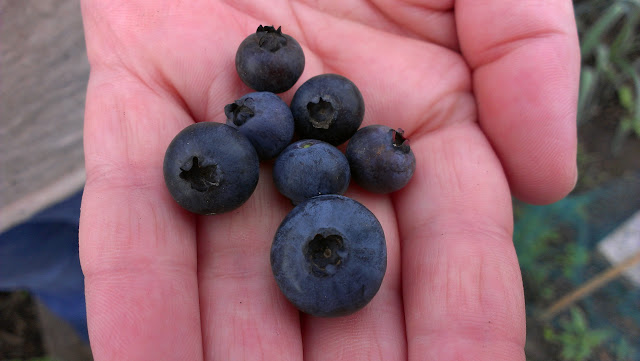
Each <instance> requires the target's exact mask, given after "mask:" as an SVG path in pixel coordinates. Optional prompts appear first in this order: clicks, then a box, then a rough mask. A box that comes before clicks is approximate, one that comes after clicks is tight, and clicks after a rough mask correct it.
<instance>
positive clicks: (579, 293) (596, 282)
mask: <svg viewBox="0 0 640 361" xmlns="http://www.w3.org/2000/svg"><path fill="white" fill-rule="evenodd" d="M638 263H640V251H638V252H636V253H635V254H634V255H632V256H631V257H629V258H627V259H625V260H624V261H622V262H620V263H618V264H617V265H615V266H611V267H609V268H608V269H607V270H605V271H603V272H602V273H599V274H597V275H596V276H594V277H593V278H592V279H590V280H589V281H587V282H585V283H584V284H582V286H580V287H579V288H578V289H577V290H575V291H573V292H571V293H569V294H568V295H566V296H564V297H562V298H561V299H559V300H557V301H556V302H554V303H553V304H552V305H551V306H550V307H549V308H547V309H546V310H545V311H544V312H543V313H542V315H541V316H540V318H541V319H542V320H543V321H549V320H551V319H552V318H553V316H555V315H556V314H557V313H558V312H560V311H562V310H564V309H565V308H567V307H569V306H571V305H572V304H574V303H575V302H577V301H579V300H581V299H583V298H584V297H586V296H587V295H589V294H591V293H592V292H593V291H595V290H597V289H598V288H600V287H602V286H604V285H606V284H607V283H609V282H610V281H612V280H613V279H615V278H617V277H618V276H620V275H621V274H622V273H623V272H624V271H625V270H627V269H628V268H631V267H633V266H635V265H636V264H638Z"/></svg>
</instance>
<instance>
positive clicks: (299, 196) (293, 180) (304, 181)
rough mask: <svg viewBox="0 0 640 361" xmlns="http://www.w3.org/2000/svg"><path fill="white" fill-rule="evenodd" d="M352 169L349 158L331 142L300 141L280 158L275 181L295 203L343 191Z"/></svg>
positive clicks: (280, 189)
mask: <svg viewBox="0 0 640 361" xmlns="http://www.w3.org/2000/svg"><path fill="white" fill-rule="evenodd" d="M350 180H351V172H350V169H349V162H348V161H347V158H346V157H345V156H344V154H342V152H340V150H338V148H336V147H334V146H333V145H331V144H329V143H325V142H323V141H320V140H317V139H303V140H299V141H297V142H295V143H293V144H291V145H289V146H288V147H287V148H285V150H284V151H282V153H281V154H280V156H278V158H276V161H275V163H274V164H273V182H274V183H275V185H276V188H277V189H278V191H280V193H282V195H284V196H285V197H287V198H289V199H290V200H291V202H292V203H293V204H298V203H300V202H302V201H304V200H305V199H308V198H311V197H315V196H318V195H321V194H343V193H344V192H346V191H347V188H348V187H349V181H350Z"/></svg>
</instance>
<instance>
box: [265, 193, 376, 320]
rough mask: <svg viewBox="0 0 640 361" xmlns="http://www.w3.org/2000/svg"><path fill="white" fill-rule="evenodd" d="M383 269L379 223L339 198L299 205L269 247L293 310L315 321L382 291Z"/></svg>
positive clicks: (362, 303)
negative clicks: (316, 317)
mask: <svg viewBox="0 0 640 361" xmlns="http://www.w3.org/2000/svg"><path fill="white" fill-rule="evenodd" d="M386 268H387V246H386V241H385V237H384V231H383V230H382V226H381V225H380V222H379V221H378V220H377V219H376V217H375V216H374V215H373V213H371V211H369V210H368V209H367V208H366V207H365V206H363V205H362V204H360V203H358V202H357V201H355V200H353V199H350V198H347V197H344V196H341V195H323V196H318V197H314V198H311V199H309V200H307V201H305V202H303V203H300V204H299V205H298V206H296V207H295V208H294V209H293V210H292V211H291V212H289V214H288V215H287V216H286V217H285V219H284V220H283V221H282V223H281V224H280V226H279V228H278V230H277V231H276V234H275V237H274V239H273V243H272V245H271V269H272V271H273V275H274V277H275V279H276V283H277V284H278V287H279V288H280V290H281V291H282V293H283V294H284V295H285V297H286V298H287V299H288V300H289V301H290V302H291V303H292V304H293V305H294V306H295V307H296V308H297V309H299V310H300V311H302V312H305V313H308V314H310V315H313V316H319V317H337V316H345V315H348V314H351V313H353V312H355V311H357V310H359V309H361V308H363V307H364V306H365V305H367V303H369V301H371V299H372V298H373V296H375V294H376V293H377V292H378V290H379V289H380V285H381V284H382V279H383V278H384V274H385V272H386Z"/></svg>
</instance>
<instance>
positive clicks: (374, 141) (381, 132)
mask: <svg viewBox="0 0 640 361" xmlns="http://www.w3.org/2000/svg"><path fill="white" fill-rule="evenodd" d="M403 133H404V132H403V131H402V129H398V130H393V129H391V128H389V127H387V126H384V125H369V126H367V127H364V128H362V129H360V130H358V132H357V133H356V134H355V135H354V136H353V137H352V138H351V140H349V144H347V151H346V155H347V159H348V160H349V165H350V166H351V174H352V176H353V180H354V181H355V182H356V183H358V185H360V186H361V187H362V188H364V189H366V190H368V191H370V192H374V193H390V192H395V191H397V190H398V189H400V188H402V187H404V186H405V185H406V184H407V183H409V180H410V179H411V177H412V176H413V172H414V171H415V169H416V158H415V156H414V155H413V151H412V150H411V147H409V140H408V139H405V138H404V137H403V136H402V135H403Z"/></svg>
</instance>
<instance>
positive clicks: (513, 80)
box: [80, 0, 579, 361]
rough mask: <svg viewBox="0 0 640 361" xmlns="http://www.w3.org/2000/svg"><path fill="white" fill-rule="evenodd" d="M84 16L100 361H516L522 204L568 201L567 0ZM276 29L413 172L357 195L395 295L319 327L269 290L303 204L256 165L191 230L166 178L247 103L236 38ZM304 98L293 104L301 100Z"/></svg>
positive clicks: (570, 60) (93, 318)
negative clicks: (373, 220)
mask: <svg viewBox="0 0 640 361" xmlns="http://www.w3.org/2000/svg"><path fill="white" fill-rule="evenodd" d="M259 3H260V2H257V1H252V0H246V1H219V2H214V1H181V2H180V1H156V0H148V1H143V0H137V1H133V0H127V1H116V0H111V1H85V2H84V3H83V9H82V10H83V17H84V22H85V29H86V41H87V47H88V54H89V60H90V62H91V66H92V70H91V77H90V82H89V87H88V92H87V104H86V121H85V139H84V141H85V154H86V170H87V182H86V188H85V192H84V199H83V203H82V216H81V226H80V257H81V261H82V266H83V270H84V273H85V277H86V294H87V313H88V321H89V332H90V338H91V344H92V348H93V352H94V356H95V359H96V360H118V361H120V360H188V361H193V360H258V359H263V360H300V359H303V358H304V359H309V360H325V359H326V360H357V359H362V360H378V359H379V360H404V359H407V358H409V359H411V360H438V361H444V360H462V359H473V360H491V361H496V360H510V361H511V360H524V359H525V356H524V351H523V348H524V343H525V314H524V297H523V289H522V282H521V278H520V270H519V267H518V263H517V258H516V254H515V252H514V247H513V244H512V227H513V224H512V223H513V222H512V210H511V194H512V193H513V194H514V195H516V196H518V197H519V198H521V199H522V200H525V201H528V202H533V203H547V202H552V201H555V200H558V199H560V198H561V197H563V196H564V195H566V194H567V193H568V192H569V191H570V190H571V189H572V187H573V185H574V183H575V178H576V164H575V156H576V125H575V117H576V98H577V84H578V75H579V51H578V41H577V34H576V29H575V23H574V19H573V9H572V3H571V2H570V1H568V0H565V1H544V2H541V1H533V0H522V1H506V0H490V1H477V0H459V1H457V2H456V3H455V8H454V4H453V2H452V1H446V0H426V1H421V2H419V1H415V0H414V1H405V2H392V1H386V0H378V1H372V2H369V1H361V0H353V1H322V2H314V1H296V2H294V1H291V2H287V1H284V0H283V1H272V2H269V5H267V6H260V5H258V4H259ZM260 24H264V25H276V26H280V25H282V29H283V31H284V32H285V33H288V34H291V35H292V36H294V37H295V38H296V39H297V40H298V41H299V42H300V43H301V44H302V46H303V49H304V51H305V55H306V68H305V71H304V74H303V75H302V78H301V79H300V80H299V81H298V83H297V86H299V85H300V84H302V82H304V81H305V80H306V79H308V78H310V77H312V76H314V75H318V74H321V73H328V72H334V73H339V74H342V75H345V76H347V77H348V78H350V79H351V80H352V81H353V82H354V83H355V84H357V86H358V87H359V89H360V90H361V92H362V94H363V96H364V99H365V103H366V114H365V121H364V124H363V125H368V124H386V125H388V126H391V127H394V128H398V127H400V128H403V129H404V130H405V131H406V133H405V134H406V135H407V136H408V138H410V139H411V145H412V149H413V151H414V153H415V155H416V159H417V170H416V173H415V175H414V178H413V179H412V181H411V182H410V184H409V185H408V186H407V187H406V188H405V189H403V190H401V191H399V192H397V193H396V194H393V195H391V196H386V195H385V196H381V195H372V194H368V193H366V192H364V191H361V190H360V189H359V188H358V187H357V186H352V187H351V188H350V190H349V192H348V193H347V195H348V196H350V197H353V198H355V199H357V200H359V201H360V202H362V203H363V204H364V205H365V206H367V207H368V208H369V209H371V210H372V211H373V212H374V213H375V214H376V216H377V217H378V218H379V220H380V221H381V223H382V225H383V227H384V229H385V233H386V237H387V247H388V268H387V274H386V277H385V280H384V282H383V284H382V287H381V289H380V291H379V293H378V294H377V295H376V297H375V298H374V299H373V301H372V302H371V303H370V304H369V305H368V306H367V307H366V308H365V309H363V310H362V311H360V312H358V313H356V314H354V315H351V316H348V317H344V318H337V319H318V318H313V317H309V316H306V315H299V313H298V312H297V311H296V310H295V309H294V308H293V307H292V306H291V305H290V304H289V303H288V302H287V301H286V299H285V298H284V297H283V296H282V295H281V293H280V291H279V290H278V289H277V286H276V284H275V281H274V279H273V276H272V274H271V269H270V265H269V256H268V255H269V249H270V245H271V240H272V238H273V235H274V233H275V230H276V228H277V226H278V224H279V223H280V221H281V220H282V219H283V217H284V216H285V214H286V213H287V212H288V211H289V210H290V209H291V206H290V204H289V203H288V201H286V200H285V199H284V197H282V196H280V195H279V194H278V193H277V192H276V190H275V188H274V186H273V184H272V181H271V173H270V169H269V165H262V168H261V174H260V177H261V178H260V182H259V184H258V187H257V189H256V192H255V193H254V194H253V195H252V197H251V198H250V199H249V201H248V202H247V203H245V205H243V206H242V207H241V208H239V209H237V210H236V211H233V212H230V213H227V214H222V215H217V216H209V217H199V216H194V215H192V214H189V213H188V212H186V211H184V210H182V209H181V208H180V207H179V206H178V205H177V204H176V203H175V202H174V201H173V200H172V199H171V197H170V195H169V193H168V191H167V190H166V187H165V185H164V179H163V175H162V161H163V157H164V152H165V149H166V147H167V145H168V144H169V142H170V141H171V139H172V138H173V137H174V136H175V135H176V134H177V133H178V132H179V131H180V130H181V129H183V128H184V127H185V126H187V125H189V124H191V123H193V122H194V121H214V122H223V121H224V120H225V116H224V112H223V107H224V105H225V104H227V103H230V102H232V101H233V100H235V99H236V98H238V97H240V96H241V95H243V94H244V93H248V92H250V91H251V90H250V89H248V88H247V87H246V86H244V85H243V84H242V83H241V81H240V80H239V78H238V75H237V74H236V73H235V67H234V65H233V64H234V57H235V51H236V49H237V46H238V45H239V44H240V42H241V41H242V39H244V37H246V36H247V35H249V34H250V33H252V32H254V31H255V29H256V28H257V26H258V25H260ZM294 91H295V89H293V90H290V91H289V92H287V93H285V94H283V95H282V96H283V98H284V99H285V101H287V102H289V101H290V100H291V97H292V95H293V92H294Z"/></svg>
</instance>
